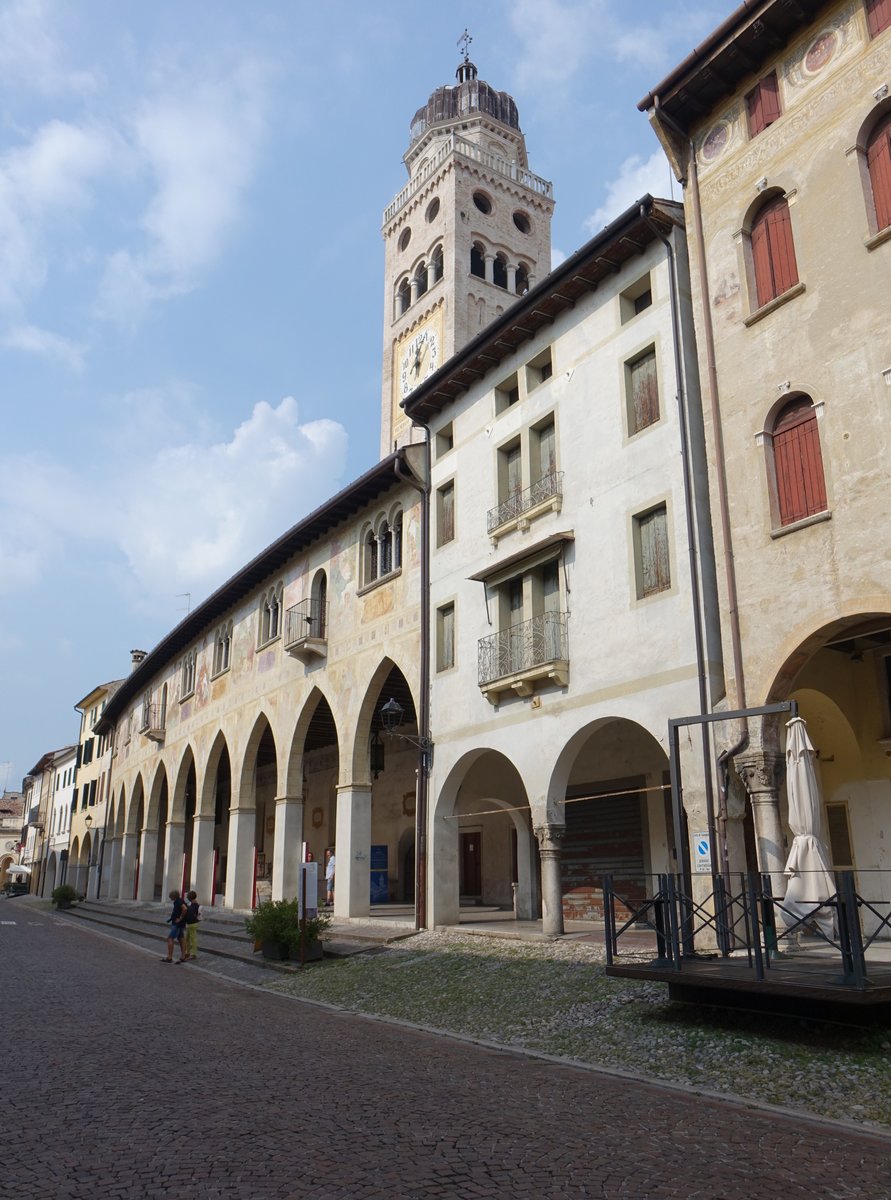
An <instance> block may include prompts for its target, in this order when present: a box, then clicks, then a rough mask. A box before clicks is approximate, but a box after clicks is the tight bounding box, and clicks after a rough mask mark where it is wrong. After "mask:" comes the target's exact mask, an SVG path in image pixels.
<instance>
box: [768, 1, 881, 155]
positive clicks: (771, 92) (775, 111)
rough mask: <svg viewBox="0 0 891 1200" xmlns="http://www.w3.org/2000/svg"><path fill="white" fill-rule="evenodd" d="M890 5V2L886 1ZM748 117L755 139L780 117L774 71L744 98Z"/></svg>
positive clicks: (778, 87) (777, 85) (778, 86)
mask: <svg viewBox="0 0 891 1200" xmlns="http://www.w3.org/2000/svg"><path fill="white" fill-rule="evenodd" d="M888 2H889V3H891V0H888ZM746 109H747V111H748V115H749V137H757V136H758V134H759V133H761V132H762V131H763V130H765V129H766V128H767V127H768V125H772V124H773V123H774V121H775V120H776V119H777V117H778V116H780V112H781V109H780V85H779V84H778V83H777V76H776V71H771V73H770V74H769V75H765V76H764V78H763V79H760V80H759V81H758V83H756V85H755V86H754V87H753V88H752V90H751V91H750V92H749V94H748V95H747V96H746Z"/></svg>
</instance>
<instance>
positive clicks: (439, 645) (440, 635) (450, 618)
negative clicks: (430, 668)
mask: <svg viewBox="0 0 891 1200" xmlns="http://www.w3.org/2000/svg"><path fill="white" fill-rule="evenodd" d="M436 618H437V619H436V669H437V671H448V670H449V669H450V668H451V667H453V666H454V665H455V606H454V604H445V605H443V607H442V608H440V609H438V610H437V613H436Z"/></svg>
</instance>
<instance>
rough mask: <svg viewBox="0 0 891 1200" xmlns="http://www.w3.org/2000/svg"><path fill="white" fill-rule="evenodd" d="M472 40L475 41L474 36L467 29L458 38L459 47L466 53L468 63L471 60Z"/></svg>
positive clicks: (465, 57)
mask: <svg viewBox="0 0 891 1200" xmlns="http://www.w3.org/2000/svg"><path fill="white" fill-rule="evenodd" d="M472 41H473V38H472V37H471V36H470V34H469V33H468V32H467V30H466V29H465V30H464V32H463V33H462V34H461V36H460V37H459V38H458V49H459V50H460V51H461V53H462V54H463V55H464V61H465V62H466V63H467V62H470V43H471V42H472Z"/></svg>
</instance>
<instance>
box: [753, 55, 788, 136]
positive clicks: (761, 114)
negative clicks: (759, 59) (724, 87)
mask: <svg viewBox="0 0 891 1200" xmlns="http://www.w3.org/2000/svg"><path fill="white" fill-rule="evenodd" d="M746 112H747V113H748V117H749V137H757V136H758V134H759V133H762V132H763V131H764V130H765V129H766V128H767V127H768V125H772V124H773V123H774V121H775V120H776V119H777V117H778V116H780V88H779V84H778V83H777V75H776V71H771V73H770V74H769V75H765V76H764V78H763V79H761V80H759V82H758V83H757V84H756V85H755V86H754V87H753V88H752V90H751V91H750V92H749V94H748V95H747V96H746Z"/></svg>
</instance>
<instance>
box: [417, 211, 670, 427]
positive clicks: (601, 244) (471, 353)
mask: <svg viewBox="0 0 891 1200" xmlns="http://www.w3.org/2000/svg"><path fill="white" fill-rule="evenodd" d="M653 224H655V225H656V226H658V227H659V228H661V229H662V230H663V231H664V232H665V233H668V232H669V231H670V230H671V229H672V228H674V227H675V226H680V227H683V206H682V205H681V204H678V203H675V202H674V201H671V200H654V199H653V197H652V196H650V195H649V194H647V195H645V196H642V197H641V198H640V200H637V201H635V203H634V204H632V205H631V206H630V207H629V208H627V209H626V210H625V212H623V213H622V214H621V216H619V217H617V218H616V220H615V221H613V222H611V223H610V224H609V225H607V226H606V227H605V229H603V230H602V232H601V233H599V234H597V236H596V237H594V238H592V239H591V241H589V242H586V243H585V245H584V246H582V247H581V249H580V250H577V251H576V252H575V254H573V255H571V256H570V257H569V258H567V259H566V260H565V261H564V262H562V263H561V264H560V265H559V266H558V267H555V268H554V270H553V271H551V272H550V273H549V274H548V275H546V276H545V277H544V279H543V280H542V281H541V282H540V283H538V284H536V286H535V287H534V288H533V289H532V290H531V291H530V292H528V293H527V294H526V295H525V296H523V297H522V298H521V299H518V300H517V301H516V302H515V303H513V304H511V305H510V307H509V308H508V309H507V310H506V311H505V312H504V313H502V315H501V316H500V317H497V318H496V319H495V320H494V321H492V322H491V323H490V324H489V325H487V326H486V328H485V329H484V330H483V331H482V332H481V333H479V334H477V336H476V337H475V338H473V340H472V341H470V342H468V343H467V345H466V346H464V347H462V349H460V350H459V351H458V352H457V353H456V354H453V355H452V357H451V358H450V359H448V360H447V361H446V362H445V363H444V364H443V365H442V366H441V367H440V368H439V370H438V371H436V372H434V374H433V375H431V376H430V377H429V378H428V379H426V380H425V381H424V382H423V383H421V384H419V385H418V387H417V388H416V389H415V390H414V391H413V392H412V393H411V395H410V396H409V397H408V398H407V399H405V400H403V401H402V407H403V408H404V410H405V412H406V414H407V415H408V416H409V417H410V418H411V419H412V420H413V421H416V422H418V423H419V424H422V425H423V424H426V423H427V422H428V421H429V420H430V419H431V418H432V417H434V416H435V415H436V414H437V413H439V412H441V411H442V410H443V409H444V408H445V407H446V406H447V405H448V404H450V403H451V402H452V401H454V400H455V399H457V397H458V396H460V395H462V394H463V393H464V392H466V391H467V390H468V389H469V388H470V387H472V386H473V384H474V383H476V382H477V380H479V379H481V378H484V377H485V376H486V375H487V374H488V373H489V372H490V371H492V370H493V369H495V367H496V366H497V365H498V363H500V362H501V361H503V359H505V358H507V357H509V355H511V354H513V353H514V351H516V350H517V349H518V348H519V347H520V346H521V345H522V344H523V343H524V342H526V341H529V340H530V339H532V338H534V337H535V336H536V335H537V334H538V333H539V331H540V330H542V329H544V328H546V327H547V326H548V325H550V324H552V323H553V322H554V321H555V320H556V318H557V317H559V316H560V314H561V313H563V312H565V311H566V310H567V309H568V308H571V307H573V306H574V305H575V304H576V303H577V302H578V301H579V299H581V297H583V296H584V295H586V294H587V293H588V292H591V291H595V290H596V289H597V287H598V286H599V285H600V283H601V281H602V280H603V279H605V278H608V277H609V276H611V275H614V274H616V273H617V272H618V271H619V270H620V269H621V268H622V266H623V265H624V264H625V263H626V262H627V261H628V260H629V259H630V258H633V257H635V256H636V255H638V254H640V253H641V252H642V251H643V250H644V249H645V248H646V247H647V246H648V245H649V244H650V243H651V242H652V241H653V240H654V239H655V238H656V232H655V230H654V229H653Z"/></svg>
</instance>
